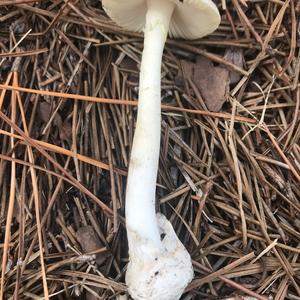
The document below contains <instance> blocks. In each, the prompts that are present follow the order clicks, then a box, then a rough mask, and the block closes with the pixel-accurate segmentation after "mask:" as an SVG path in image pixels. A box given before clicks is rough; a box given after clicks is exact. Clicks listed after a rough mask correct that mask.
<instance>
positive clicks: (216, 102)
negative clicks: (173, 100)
mask: <svg viewBox="0 0 300 300" xmlns="http://www.w3.org/2000/svg"><path fill="white" fill-rule="evenodd" d="M193 81H194V82H195V84H196V85H197V87H198V88H199V90H200V92H201V95H202V97H203V99H204V101H205V104H206V105H207V108H208V109H209V110H210V111H214V112H218V111H220V110H221V108H222V105H223V104H224V102H225V101H226V98H227V96H228V93H229V71H228V70H227V69H225V68H223V67H219V66H214V64H213V63H212V62H211V61H210V60H209V59H207V58H205V57H203V56H199V57H198V58H197V60H196V65H195V70H194V77H193Z"/></svg>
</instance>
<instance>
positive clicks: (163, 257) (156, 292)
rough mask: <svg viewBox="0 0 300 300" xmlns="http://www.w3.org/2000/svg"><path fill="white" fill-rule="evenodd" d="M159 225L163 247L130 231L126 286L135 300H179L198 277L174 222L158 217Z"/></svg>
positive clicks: (159, 215) (158, 215) (161, 216)
mask: <svg viewBox="0 0 300 300" xmlns="http://www.w3.org/2000/svg"><path fill="white" fill-rule="evenodd" d="M157 223H158V227H159V231H160V234H161V246H160V247H159V246H157V245H154V243H153V242H151V241H149V240H145V239H143V238H142V237H140V236H138V235H137V234H136V233H134V232H132V231H130V229H128V228H127V230H128V240H129V245H130V253H129V255H130V262H129V264H128V268H127V273H126V284H127V286H128V291H129V294H130V295H131V296H132V298H133V299H135V300H176V299H179V298H180V296H181V295H182V293H183V291H184V289H185V287H186V286H187V285H188V283H189V282H190V281H191V280H192V279H193V276H194V272H193V267H192V261H191V257H190V255H189V253H188V252H187V250H186V249H185V247H184V246H183V244H182V243H181V242H180V240H179V239H178V237H177V235H176V233H175V231H174V229H173V227H172V225H171V223H170V222H169V221H168V220H167V219H166V217H165V216H163V215H161V214H157ZM131 245H132V247H131Z"/></svg>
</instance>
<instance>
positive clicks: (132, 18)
mask: <svg viewBox="0 0 300 300" xmlns="http://www.w3.org/2000/svg"><path fill="white" fill-rule="evenodd" d="M161 1H170V2H173V3H174V4H175V9H174V12H173V15H172V18H171V20H170V27H169V35H170V36H171V37H174V38H185V39H191V40H192V39H197V38H201V37H203V36H205V35H208V34H210V33H212V32H213V31H215V30H216V29H217V27H218V26H219V24H220V20H221V18H220V14H219V11H218V9H217V7H216V5H215V4H214V3H213V2H212V0H161ZM102 4H103V8H104V10H105V11H106V13H107V14H108V15H109V16H110V17H111V18H112V19H113V20H114V21H115V22H116V23H117V24H118V25H120V26H122V27H124V28H126V29H128V30H131V31H139V32H140V31H142V30H143V29H144V26H145V18H146V12H147V1H146V0H102Z"/></svg>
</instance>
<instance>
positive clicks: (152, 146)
mask: <svg viewBox="0 0 300 300" xmlns="http://www.w3.org/2000/svg"><path fill="white" fill-rule="evenodd" d="M102 4H103V8H104V10H105V11H106V12H107V14H108V15H109V16H110V17H111V18H112V19H113V20H114V21H115V22H116V23H117V24H119V25H120V26H122V27H124V28H126V29H129V30H133V31H142V30H143V31H144V50H143V56H142V63H141V72H140V86H139V102H138V116H137V123H136V129H135V134H134V139H133V145H132V150H131V158H130V165H129V170H128V178H127V190H126V229H127V235H128V244H129V264H128V268H127V272H126V284H127V286H128V291H129V293H130V295H131V296H132V297H133V299H136V300H176V299H179V298H180V296H181V295H182V293H183V291H184V289H185V287H186V286H187V284H188V283H189V282H190V281H191V280H192V278H193V275H194V273H193V267H192V262H191V257H190V255H189V253H188V252H187V250H186V249H185V247H184V246H183V244H182V243H181V242H180V240H179V239H178V237H177V236H176V233H175V231H174V229H173V227H172V225H171V223H170V222H169V221H168V220H167V219H166V218H165V216H163V215H161V214H156V213H155V188H156V178H157V170H158V160H159V148H160V131H161V60H162V54H163V49H164V45H165V42H166V38H167V35H168V33H169V35H170V36H171V37H181V38H186V39H196V38H200V37H202V36H205V35H208V34H210V33H211V32H213V31H214V30H215V29H216V28H217V27H218V25H219V23H220V15H219V12H218V9H217V7H216V6H215V4H214V3H213V2H212V1H211V0H102Z"/></svg>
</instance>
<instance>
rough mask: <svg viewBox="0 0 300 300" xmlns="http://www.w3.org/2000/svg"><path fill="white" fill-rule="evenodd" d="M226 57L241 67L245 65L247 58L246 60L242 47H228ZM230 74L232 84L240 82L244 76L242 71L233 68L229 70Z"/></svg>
mask: <svg viewBox="0 0 300 300" xmlns="http://www.w3.org/2000/svg"><path fill="white" fill-rule="evenodd" d="M224 59H225V60H227V61H228V62H231V63H233V64H235V65H236V66H238V67H240V68H241V69H242V68H243V66H244V61H245V60H244V54H243V50H242V49H238V48H228V49H226V51H225V54H224ZM229 74H230V84H234V83H237V82H239V81H240V79H241V77H242V74H241V73H239V72H237V71H233V70H229Z"/></svg>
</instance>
